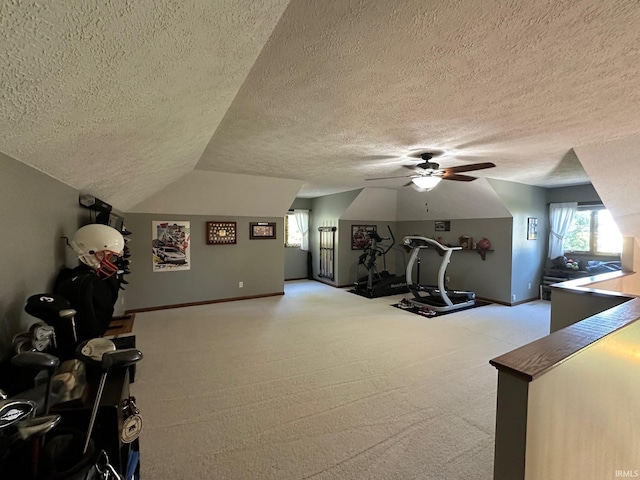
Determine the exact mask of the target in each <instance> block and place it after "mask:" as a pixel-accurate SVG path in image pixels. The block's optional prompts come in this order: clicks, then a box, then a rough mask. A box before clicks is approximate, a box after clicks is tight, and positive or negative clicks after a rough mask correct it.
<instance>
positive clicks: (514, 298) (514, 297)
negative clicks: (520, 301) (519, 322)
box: [511, 293, 516, 302]
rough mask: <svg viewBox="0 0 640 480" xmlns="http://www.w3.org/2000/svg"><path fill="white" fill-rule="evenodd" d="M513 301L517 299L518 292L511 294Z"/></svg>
mask: <svg viewBox="0 0 640 480" xmlns="http://www.w3.org/2000/svg"><path fill="white" fill-rule="evenodd" d="M511 301H512V302H515V301H516V294H515V293H514V294H512V295H511Z"/></svg>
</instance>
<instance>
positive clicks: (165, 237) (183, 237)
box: [151, 221, 191, 272]
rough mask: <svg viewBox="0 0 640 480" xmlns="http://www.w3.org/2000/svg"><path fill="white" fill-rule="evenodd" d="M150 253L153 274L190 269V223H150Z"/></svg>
mask: <svg viewBox="0 0 640 480" xmlns="http://www.w3.org/2000/svg"><path fill="white" fill-rule="evenodd" d="M151 232H152V233H151V252H152V257H153V271H154V272H176V271H178V270H190V269H191V249H190V248H189V243H190V240H191V224H190V222H180V221H171V222H156V221H154V222H151Z"/></svg>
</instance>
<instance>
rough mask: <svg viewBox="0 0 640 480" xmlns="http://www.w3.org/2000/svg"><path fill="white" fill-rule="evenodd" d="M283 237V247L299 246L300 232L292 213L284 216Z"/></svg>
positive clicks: (300, 240) (300, 241)
mask: <svg viewBox="0 0 640 480" xmlns="http://www.w3.org/2000/svg"><path fill="white" fill-rule="evenodd" d="M284 238H285V240H284V246H285V247H299V246H300V245H301V244H302V233H301V232H300V229H299V228H298V222H296V217H295V215H294V214H293V213H289V214H287V216H286V217H284Z"/></svg>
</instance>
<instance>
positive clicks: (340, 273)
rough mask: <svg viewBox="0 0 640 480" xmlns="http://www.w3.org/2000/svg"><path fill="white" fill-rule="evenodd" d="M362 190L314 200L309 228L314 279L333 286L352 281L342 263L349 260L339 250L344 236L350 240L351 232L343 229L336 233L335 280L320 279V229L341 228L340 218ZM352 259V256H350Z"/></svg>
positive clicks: (347, 268) (341, 250)
mask: <svg viewBox="0 0 640 480" xmlns="http://www.w3.org/2000/svg"><path fill="white" fill-rule="evenodd" d="M360 191H361V190H351V191H349V192H342V193H336V194H335V195H327V196H324V197H318V198H314V199H313V202H312V210H313V214H312V216H311V221H310V223H311V225H310V227H309V247H310V248H311V255H312V257H313V276H314V278H316V279H318V280H321V281H323V282H326V283H329V284H331V285H348V284H349V283H350V282H352V280H350V279H349V275H348V273H346V274H345V272H348V271H349V267H348V265H347V266H346V270H345V266H342V267H341V263H344V262H346V263H349V258H347V259H346V260H343V259H342V258H341V256H340V255H342V254H344V249H338V248H337V247H338V246H339V245H340V242H341V241H344V239H343V240H341V238H342V237H343V236H345V237H348V238H350V232H345V231H344V230H343V227H340V228H338V230H337V231H336V258H335V265H334V272H335V278H334V279H333V280H329V279H327V278H320V277H318V268H319V267H318V265H319V258H320V245H319V241H320V233H319V232H318V227H329V226H334V227H339V225H338V224H339V219H340V216H341V215H342V214H343V213H344V211H345V210H346V209H347V208H348V207H349V205H351V202H353V200H354V199H355V198H356V197H357V196H358V194H359V193H360ZM349 257H350V256H349Z"/></svg>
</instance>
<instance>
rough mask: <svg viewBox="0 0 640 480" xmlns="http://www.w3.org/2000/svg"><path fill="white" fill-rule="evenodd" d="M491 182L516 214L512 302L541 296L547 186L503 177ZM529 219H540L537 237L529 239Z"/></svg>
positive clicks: (513, 242)
mask: <svg viewBox="0 0 640 480" xmlns="http://www.w3.org/2000/svg"><path fill="white" fill-rule="evenodd" d="M489 183H490V184H491V186H492V187H493V189H494V190H495V191H496V193H497V194H498V196H499V197H500V199H501V200H502V202H503V203H504V205H505V206H506V207H507V209H508V210H509V212H510V213H511V215H512V216H513V231H512V237H513V238H512V243H511V244H512V255H511V302H520V301H523V300H529V299H532V298H537V297H539V295H540V293H539V291H540V290H539V288H540V281H541V278H542V274H543V267H544V262H545V256H546V252H547V242H548V240H547V237H548V224H549V222H548V220H547V217H548V213H547V212H548V207H547V205H546V200H547V197H546V193H547V192H546V189H544V188H540V187H533V186H531V185H523V184H520V183H513V182H504V181H500V180H490V181H489ZM529 218H536V219H537V220H538V229H537V230H538V238H537V239H536V240H528V239H527V229H528V219H529ZM514 296H515V297H514Z"/></svg>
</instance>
